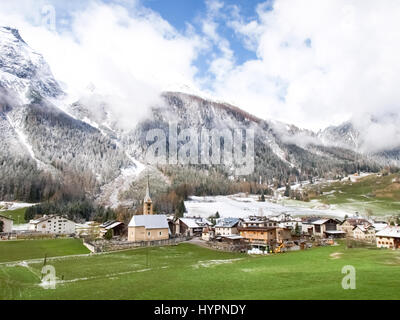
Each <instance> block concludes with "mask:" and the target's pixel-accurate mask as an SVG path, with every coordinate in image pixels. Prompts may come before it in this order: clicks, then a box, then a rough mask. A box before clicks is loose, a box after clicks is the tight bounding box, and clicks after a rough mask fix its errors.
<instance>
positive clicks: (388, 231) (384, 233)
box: [376, 227, 400, 238]
mask: <svg viewBox="0 0 400 320" xmlns="http://www.w3.org/2000/svg"><path fill="white" fill-rule="evenodd" d="M376 236H377V237H391V238H400V227H387V228H385V229H383V230H381V231H379V232H378V233H376Z"/></svg>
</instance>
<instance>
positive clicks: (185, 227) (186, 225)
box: [175, 218, 212, 237]
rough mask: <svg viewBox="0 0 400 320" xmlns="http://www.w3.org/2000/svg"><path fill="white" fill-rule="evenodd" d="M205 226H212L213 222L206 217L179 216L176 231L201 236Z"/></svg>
mask: <svg viewBox="0 0 400 320" xmlns="http://www.w3.org/2000/svg"><path fill="white" fill-rule="evenodd" d="M205 227H212V223H211V222H210V221H208V220H207V219H204V218H179V219H178V220H177V221H176V227H175V232H176V233H177V234H186V235H189V236H199V237H200V236H201V234H202V233H203V229H204V228H205Z"/></svg>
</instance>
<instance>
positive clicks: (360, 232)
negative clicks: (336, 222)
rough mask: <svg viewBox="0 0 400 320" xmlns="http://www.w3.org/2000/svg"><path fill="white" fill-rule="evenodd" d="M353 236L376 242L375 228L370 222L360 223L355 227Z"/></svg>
mask: <svg viewBox="0 0 400 320" xmlns="http://www.w3.org/2000/svg"><path fill="white" fill-rule="evenodd" d="M353 238H354V239H357V240H363V241H368V242H375V228H374V227H373V226H372V225H370V224H359V225H357V226H355V227H354V229H353Z"/></svg>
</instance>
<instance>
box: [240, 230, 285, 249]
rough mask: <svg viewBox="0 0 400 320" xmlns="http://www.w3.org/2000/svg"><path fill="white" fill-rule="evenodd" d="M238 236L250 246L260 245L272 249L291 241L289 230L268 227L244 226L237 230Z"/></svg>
mask: <svg viewBox="0 0 400 320" xmlns="http://www.w3.org/2000/svg"><path fill="white" fill-rule="evenodd" d="M238 231H239V234H240V236H242V237H243V238H244V240H245V241H246V242H249V243H250V244H262V245H267V246H269V247H274V246H276V245H278V244H280V243H283V242H284V241H289V240H291V239H292V235H291V232H290V230H289V229H283V228H279V227H269V226H247V225H246V226H245V225H243V226H242V227H239V228H238Z"/></svg>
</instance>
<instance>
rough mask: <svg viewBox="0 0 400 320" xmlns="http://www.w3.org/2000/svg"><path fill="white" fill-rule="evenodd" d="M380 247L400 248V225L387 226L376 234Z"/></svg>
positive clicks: (377, 243)
mask: <svg viewBox="0 0 400 320" xmlns="http://www.w3.org/2000/svg"><path fill="white" fill-rule="evenodd" d="M375 238H376V246H377V247H378V248H388V249H400V227H387V228H385V229H383V230H381V231H379V232H377V233H376V235H375Z"/></svg>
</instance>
